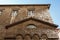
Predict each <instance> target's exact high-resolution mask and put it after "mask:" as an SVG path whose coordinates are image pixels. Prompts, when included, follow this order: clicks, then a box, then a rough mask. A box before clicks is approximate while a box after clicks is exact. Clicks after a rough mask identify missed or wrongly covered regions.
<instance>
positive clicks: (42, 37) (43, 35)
mask: <svg viewBox="0 0 60 40" xmlns="http://www.w3.org/2000/svg"><path fill="white" fill-rule="evenodd" d="M42 39H43V40H48V36H47V34H42V35H41V37H40V40H42Z"/></svg>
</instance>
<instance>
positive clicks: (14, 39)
mask: <svg viewBox="0 0 60 40" xmlns="http://www.w3.org/2000/svg"><path fill="white" fill-rule="evenodd" d="M4 40H16V38H5V39H4Z"/></svg>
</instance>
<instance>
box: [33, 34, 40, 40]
mask: <svg viewBox="0 0 60 40" xmlns="http://www.w3.org/2000/svg"><path fill="white" fill-rule="evenodd" d="M32 39H33V40H39V39H40V37H39V35H38V34H34V35H33V36H32Z"/></svg>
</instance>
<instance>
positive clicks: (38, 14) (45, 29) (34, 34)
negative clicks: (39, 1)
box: [0, 5, 58, 40]
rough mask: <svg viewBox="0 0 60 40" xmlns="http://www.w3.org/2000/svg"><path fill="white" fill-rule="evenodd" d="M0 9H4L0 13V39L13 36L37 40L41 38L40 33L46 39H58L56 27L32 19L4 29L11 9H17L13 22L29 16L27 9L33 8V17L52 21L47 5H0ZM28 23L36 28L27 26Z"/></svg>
mask: <svg viewBox="0 0 60 40" xmlns="http://www.w3.org/2000/svg"><path fill="white" fill-rule="evenodd" d="M0 9H4V10H3V13H2V15H0V40H4V38H5V39H6V40H7V38H8V39H11V40H13V39H15V38H16V39H17V40H23V39H24V40H28V39H29V40H31V39H33V40H39V39H41V36H42V35H46V39H48V40H58V36H57V33H56V32H55V31H54V30H55V29H56V27H53V26H49V25H46V24H43V23H40V22H37V21H34V20H29V21H26V22H23V23H19V24H17V25H14V26H12V27H10V28H8V29H5V26H6V25H9V24H10V20H11V12H12V10H18V15H17V16H16V18H15V20H14V23H15V22H18V21H20V20H24V19H27V18H29V16H28V15H27V13H28V10H29V9H30V10H31V9H34V16H33V18H36V19H40V20H43V21H46V22H49V23H53V22H52V18H51V17H50V14H49V12H48V10H49V9H48V6H47V5H46V6H44V5H43V6H41V5H39V6H36V5H35V6H33V5H30V6H29V5H26V6H25V5H24V6H23V5H15V6H13V5H6V6H5V5H3V6H2V5H0ZM12 24H13V23H12ZM29 24H34V25H36V28H35V29H29V28H27V25H29ZM27 38H28V39H27Z"/></svg>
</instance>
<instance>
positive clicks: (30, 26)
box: [27, 24, 36, 29]
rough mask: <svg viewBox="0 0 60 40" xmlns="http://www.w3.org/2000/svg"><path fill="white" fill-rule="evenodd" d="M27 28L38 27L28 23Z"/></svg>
mask: <svg viewBox="0 0 60 40" xmlns="http://www.w3.org/2000/svg"><path fill="white" fill-rule="evenodd" d="M27 28H29V29H31V28H36V26H35V25H33V24H29V25H27Z"/></svg>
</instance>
